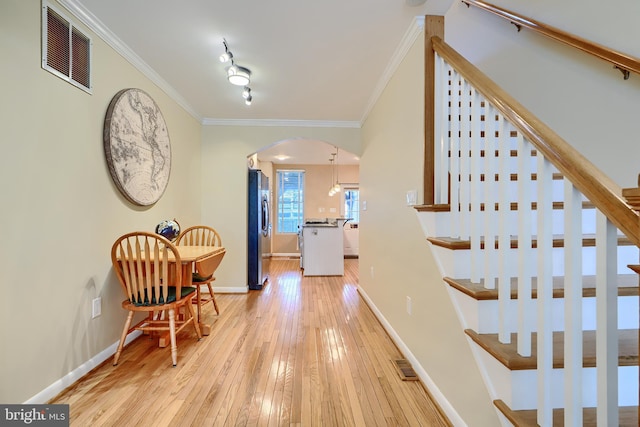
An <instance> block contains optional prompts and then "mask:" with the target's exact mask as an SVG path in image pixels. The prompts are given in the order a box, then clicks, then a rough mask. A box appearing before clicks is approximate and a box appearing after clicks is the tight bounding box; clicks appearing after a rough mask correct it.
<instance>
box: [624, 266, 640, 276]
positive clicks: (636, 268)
mask: <svg viewBox="0 0 640 427" xmlns="http://www.w3.org/2000/svg"><path fill="white" fill-rule="evenodd" d="M627 267H629V268H630V269H632V270H633V271H635V272H636V273H638V274H640V265H635V264H631V265H628V266H627Z"/></svg>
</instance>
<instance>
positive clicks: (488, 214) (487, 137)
mask: <svg viewBox="0 0 640 427" xmlns="http://www.w3.org/2000/svg"><path fill="white" fill-rule="evenodd" d="M484 105H485V106H484V117H485V119H484V155H485V167H484V188H485V191H484V258H485V260H484V287H485V288H487V289H495V287H496V277H497V272H496V271H497V270H496V265H498V255H497V251H496V248H495V243H494V242H495V237H496V228H497V227H496V222H497V219H498V214H497V212H496V202H497V198H496V194H497V193H498V184H497V183H496V181H495V179H494V176H495V174H496V172H497V170H498V168H497V160H496V157H495V152H496V149H497V144H496V137H495V133H496V121H495V116H496V110H495V108H494V107H493V106H492V105H491V104H489V103H488V102H487V101H486V100H485V101H484Z"/></svg>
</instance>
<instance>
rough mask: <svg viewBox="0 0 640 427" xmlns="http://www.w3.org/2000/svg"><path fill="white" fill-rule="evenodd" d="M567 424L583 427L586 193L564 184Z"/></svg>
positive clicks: (565, 391) (565, 412) (565, 393)
mask: <svg viewBox="0 0 640 427" xmlns="http://www.w3.org/2000/svg"><path fill="white" fill-rule="evenodd" d="M564 252H565V257H564V269H565V275H564V372H565V374H564V375H565V377H564V381H565V387H564V401H565V409H564V424H565V425H566V426H578V425H580V426H581V425H582V353H583V352H582V194H581V193H580V191H578V189H576V188H575V187H574V186H573V184H571V182H569V181H568V180H565V182H564Z"/></svg>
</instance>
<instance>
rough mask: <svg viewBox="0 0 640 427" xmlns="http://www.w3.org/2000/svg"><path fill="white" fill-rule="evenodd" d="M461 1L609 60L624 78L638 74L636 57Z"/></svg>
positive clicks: (492, 7)
mask: <svg viewBox="0 0 640 427" xmlns="http://www.w3.org/2000/svg"><path fill="white" fill-rule="evenodd" d="M462 2H463V3H464V4H466V5H467V6H475V7H478V8H480V9H483V10H486V11H488V12H491V13H493V14H495V15H498V16H500V17H502V18H504V19H506V20H508V21H510V22H511V23H512V24H514V25H515V26H516V27H518V31H519V30H520V27H526V28H529V29H531V30H533V31H536V32H538V33H540V34H542V35H544V36H547V37H549V38H551V39H554V40H556V41H559V42H561V43H564V44H566V45H569V46H572V47H575V48H577V49H580V50H581V51H583V52H586V53H588V54H590V55H593V56H596V57H598V58H600V59H603V60H605V61H607V62H610V63H612V64H613V65H614V67H615V68H617V69H619V70H620V71H622V73H623V75H624V78H625V80H626V79H628V78H629V72H630V71H632V72H634V73H636V74H640V59H638V58H635V57H633V56H630V55H627V54H624V53H622V52H618V51H616V50H613V49H610V48H608V47H606V46H602V45H600V44H597V43H594V42H591V41H589V40H586V39H583V38H581V37H578V36H575V35H573V34H570V33H567V32H565V31H562V30H560V29H558V28H555V27H552V26H550V25H546V24H543V23H540V22H538V21H535V20H533V19H531V18H527V17H524V16H520V15H518V14H516V13H514V12H511V11H509V10H506V9H503V8H501V7H498V6H495V5H492V4H489V3H485V2H483V1H478V0H462Z"/></svg>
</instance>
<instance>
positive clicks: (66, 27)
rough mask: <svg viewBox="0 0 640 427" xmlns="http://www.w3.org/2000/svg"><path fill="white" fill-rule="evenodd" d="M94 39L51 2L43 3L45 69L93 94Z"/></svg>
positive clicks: (43, 57)
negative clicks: (92, 62) (92, 53)
mask: <svg viewBox="0 0 640 427" xmlns="http://www.w3.org/2000/svg"><path fill="white" fill-rule="evenodd" d="M91 48H92V42H91V38H90V37H89V36H87V35H86V34H85V33H83V32H82V30H80V29H79V28H78V27H76V26H74V25H73V24H72V23H71V21H70V20H69V19H67V18H66V17H65V16H64V15H62V14H61V13H60V12H58V11H57V10H55V9H53V8H52V7H51V5H49V4H48V3H46V2H44V3H43V5H42V68H43V69H45V70H47V71H49V72H51V73H53V74H55V75H56V76H58V77H60V78H61V79H63V80H66V81H68V82H69V83H71V84H72V85H74V86H77V87H79V88H80V89H82V90H84V91H86V92H89V93H91V90H92V82H91Z"/></svg>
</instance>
